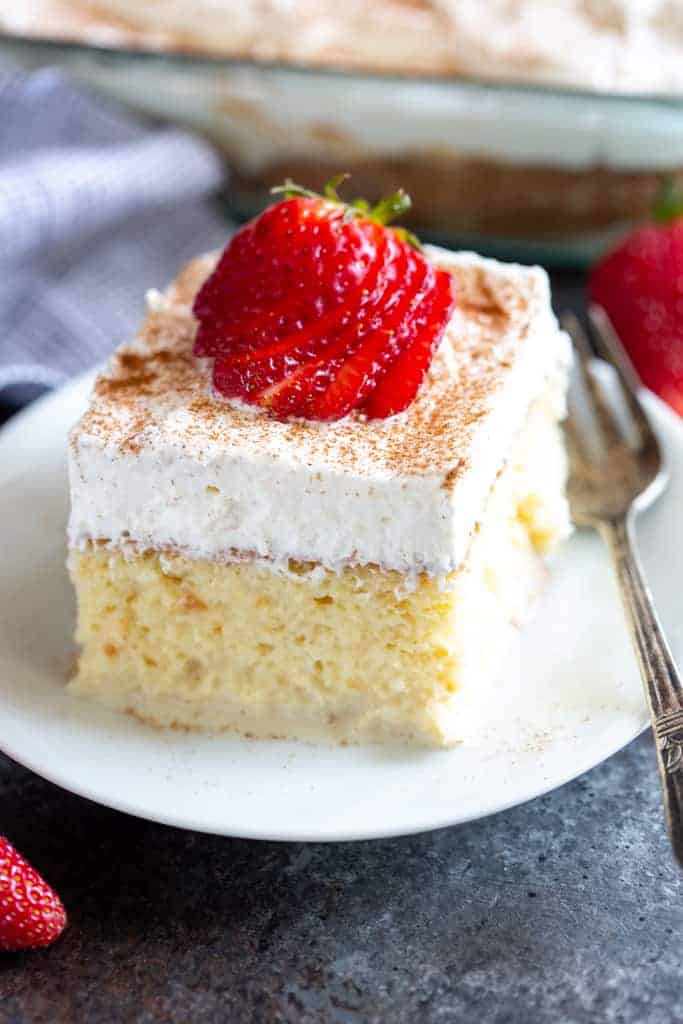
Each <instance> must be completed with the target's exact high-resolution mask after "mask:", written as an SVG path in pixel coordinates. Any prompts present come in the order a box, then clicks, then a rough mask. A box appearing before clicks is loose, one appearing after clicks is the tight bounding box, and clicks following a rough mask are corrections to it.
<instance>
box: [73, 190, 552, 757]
mask: <svg viewBox="0 0 683 1024" xmlns="http://www.w3.org/2000/svg"><path fill="white" fill-rule="evenodd" d="M402 203H403V199H402V197H401V196H399V197H392V199H390V200H389V201H385V202H384V203H383V204H379V206H378V207H376V208H374V209H373V210H368V208H367V206H365V205H364V204H361V203H359V204H356V205H354V206H346V205H344V204H342V203H341V201H339V200H338V197H337V195H336V192H335V191H334V189H331V190H330V191H329V193H328V196H327V198H325V199H321V198H320V197H314V196H312V195H310V194H308V193H305V192H303V191H302V190H296V189H294V190H293V191H292V193H290V194H288V195H287V196H286V198H284V199H283V200H282V201H280V202H278V203H277V204H275V205H274V206H272V207H271V208H270V209H269V210H267V211H266V212H265V213H264V214H262V215H261V216H260V217H259V218H257V219H256V220H255V221H252V222H250V223H249V224H247V225H245V227H244V228H242V229H241V230H240V231H239V232H238V233H237V234H236V235H235V236H234V237H233V239H232V241H231V242H230V244H229V245H228V247H227V249H226V250H225V252H224V253H223V254H222V256H221V257H220V258H219V257H217V256H215V255H209V256H203V257H200V258H198V259H196V260H195V261H194V262H192V263H191V264H190V265H189V266H187V267H186V268H185V269H184V270H183V271H182V272H181V273H180V275H179V277H178V278H177V279H176V281H175V282H174V283H173V284H172V285H171V286H170V288H169V289H168V290H167V291H166V292H165V293H164V294H159V293H154V294H153V295H152V296H150V300H149V312H148V315H147V318H146V320H145V321H144V323H143V325H142V328H141V331H140V333H139V335H138V337H137V338H136V339H135V340H134V341H133V342H132V343H131V344H130V345H126V346H124V347H122V348H120V349H119V350H118V351H117V352H116V353H115V354H114V356H113V358H112V361H111V364H110V366H109V368H108V370H107V371H106V372H105V373H103V374H102V375H100V377H99V378H98V380H97V383H96V385H95V391H94V395H93V397H92V400H91V403H90V407H89V409H88V411H87V412H86V413H85V415H84V416H83V418H82V419H81V421H80V423H79V424H78V425H77V426H76V427H75V429H74V431H73V433H72V437H71V444H70V453H69V466H70V483H71V501H72V510H71V520H70V526H69V543H70V556H69V564H70V571H71V575H72V578H73V580H74V583H75V585H76V590H77V597H78V628H77V639H78V641H79V643H80V645H81V655H80V662H79V669H78V673H77V675H76V677H75V679H74V680H73V681H72V683H71V684H70V685H71V688H72V690H73V691H74V692H76V693H79V694H83V695H88V696H91V697H93V698H95V699H97V700H99V701H101V702H103V703H105V704H107V705H109V706H111V707H114V708H118V709H122V710H125V711H129V712H131V713H133V714H135V715H136V716H138V717H140V718H142V719H144V720H145V721H147V722H150V723H152V724H154V725H158V726H182V727H189V728H198V729H210V730H220V729H232V730H237V731H239V732H241V733H244V734H248V735H253V736H261V737H299V738H307V739H326V740H328V741H333V742H366V741H377V740H379V741H409V742H414V743H417V744H422V745H428V746H444V745H448V744H451V743H453V742H455V741H457V740H458V739H459V738H460V733H459V717H460V716H459V713H458V707H459V704H458V701H459V700H460V699H464V698H466V695H467V693H468V692H472V693H474V692H480V688H481V687H483V686H485V685H490V683H491V680H492V679H493V678H494V677H495V674H496V673H497V672H498V671H499V669H500V667H501V663H502V659H503V656H504V653H505V650H506V647H507V645H508V643H509V641H510V638H511V635H512V633H513V632H514V629H515V628H516V627H518V626H519V625H520V623H522V622H523V620H524V619H525V617H526V616H527V614H528V612H529V610H530V608H531V606H532V604H533V601H534V599H535V598H536V596H537V595H538V593H539V591H540V589H541V587H542V584H543V581H544V577H545V572H546V570H545V567H544V555H545V554H546V553H548V552H549V551H551V550H552V549H553V548H554V547H555V546H556V545H557V543H558V542H559V541H560V539H561V538H562V537H563V536H564V535H565V534H566V533H567V532H568V513H567V505H566V502H565V497H564V485H565V472H566V466H565V452H564V448H563V441H562V436H561V431H560V428H559V425H558V423H559V420H560V419H561V418H562V416H563V413H564V400H565V391H566V386H567V370H568V364H569V348H568V343H567V339H566V338H565V336H564V335H563V334H562V332H561V331H560V330H559V329H558V326H557V323H556V320H555V318H554V316H553V314H552V311H551V307H550V297H549V289H548V281H547V278H546V275H545V273H544V272H543V271H542V270H540V269H538V268H531V269H528V268H523V267H519V266H512V265H504V264H501V263H497V262H495V261H492V260H485V259H481V258H480V257H478V256H475V255H472V254H468V253H451V252H446V251H444V250H441V249H436V248H425V249H424V250H420V249H419V248H415V247H414V240H413V239H412V238H411V237H410V236H408V235H407V234H406V233H405V232H403V231H401V229H396V228H390V227H387V226H386V223H385V222H386V220H387V219H388V217H389V215H390V214H393V213H394V212H396V209H397V208H400V207H401V205H402ZM500 685H504V681H502V682H501V684H500ZM459 695H460V696H459Z"/></svg>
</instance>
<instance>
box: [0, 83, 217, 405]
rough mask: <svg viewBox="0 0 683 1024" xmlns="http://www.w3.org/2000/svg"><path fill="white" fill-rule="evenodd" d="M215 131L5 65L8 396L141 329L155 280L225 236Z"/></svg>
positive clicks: (1, 183) (3, 368)
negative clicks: (162, 121)
mask: <svg viewBox="0 0 683 1024" xmlns="http://www.w3.org/2000/svg"><path fill="white" fill-rule="evenodd" d="M222 176H223V167H222V165H221V162H220V160H219V159H218V157H217V156H216V154H214V152H213V151H212V150H211V149H210V147H209V146H208V145H206V144H205V143H204V142H201V141H199V140H198V139H194V138H192V137H191V136H189V135H187V134H185V133H183V132H180V131H175V130H170V129H167V128H159V127H155V126H149V125H142V124H140V123H139V122H138V121H136V120H135V119H134V118H133V117H131V116H129V115H128V114H125V113H123V112H122V111H119V110H117V109H113V108H112V107H110V106H107V105H106V104H105V103H103V102H101V101H100V100H99V99H96V98H95V97H92V96H90V95H88V94H86V93H84V92H82V91H81V90H80V89H78V88H76V87H75V86H74V85H73V84H71V83H70V82H69V81H68V80H67V79H65V78H64V77H63V76H62V75H61V74H60V73H59V72H56V71H53V70H51V69H45V70H42V71H38V72H35V73H32V74H25V73H21V72H17V73H5V74H0V398H2V399H7V398H11V397H12V396H11V393H10V391H8V390H7V389H16V388H22V387H24V386H26V385H32V386H40V387H53V386H55V385H57V384H60V383H61V382H62V381H64V380H65V379H66V378H67V377H69V376H71V375H72V374H74V373H76V372H78V371H79V370H82V369H84V368H86V367H88V366H90V365H92V364H94V363H96V362H99V361H100V360H102V359H103V358H104V357H105V356H106V355H107V353H108V352H109V351H111V349H112V348H113V347H114V345H115V344H117V343H118V342H119V341H121V340H123V339H125V338H126V337H127V336H129V335H130V334H131V332H132V331H133V330H134V329H135V327H136V325H137V323H138V322H139V319H140V316H141V312H142V301H143V296H144V292H145V290H146V289H147V288H151V287H163V286H164V285H165V284H166V283H167V282H168V281H169V280H170V279H171V278H172V277H174V276H175V273H176V271H177V269H178V267H179V265H180V264H181V263H182V262H183V261H184V260H186V259H188V258H190V257H191V256H193V255H195V254H196V253H198V252H201V251H202V250H205V249H210V248H213V247H216V246H221V245H223V244H224V243H225V240H226V237H227V235H228V232H229V226H228V225H227V224H226V222H225V219H224V218H223V217H222V216H221V213H220V211H219V210H218V208H217V206H214V205H213V204H212V202H211V201H210V200H209V199H208V198H207V197H209V196H211V194H212V193H215V192H216V190H217V189H218V187H219V185H220V184H221V180H222Z"/></svg>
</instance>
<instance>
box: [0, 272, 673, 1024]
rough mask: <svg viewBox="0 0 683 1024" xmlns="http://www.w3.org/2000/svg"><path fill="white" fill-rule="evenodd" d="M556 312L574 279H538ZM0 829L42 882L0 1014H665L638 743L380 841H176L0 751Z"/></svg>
mask: <svg viewBox="0 0 683 1024" xmlns="http://www.w3.org/2000/svg"><path fill="white" fill-rule="evenodd" d="M555 284H556V294H557V296H558V305H560V306H563V305H566V304H572V305H576V304H577V302H578V297H579V288H580V281H579V279H578V278H576V277H571V276H570V277H567V276H564V277H562V278H559V277H558V278H556V281H555ZM0 831H2V832H4V833H6V834H7V835H8V836H9V837H10V838H11V840H12V841H13V842H14V843H15V844H16V846H17V847H18V848H19V849H20V850H22V852H24V853H25V855H26V856H27V857H28V858H29V859H30V860H31V861H32V862H33V863H34V864H35V865H36V867H37V868H38V869H39V870H41V871H42V872H43V873H44V874H45V876H46V877H47V878H48V880H49V881H50V882H52V884H53V885H54V886H55V887H56V888H57V889H58V891H59V892H60V893H61V895H62V897H63V899H64V902H65V904H66V906H67V909H68V912H69V916H70V925H69V928H68V930H67V931H66V933H65V934H64V936H63V937H62V938H61V939H60V940H59V941H58V942H57V943H56V944H55V945H54V946H53V947H52V948H50V949H48V950H46V951H43V952H36V953H30V954H16V955H13V954H3V955H1V956H0V1024H81V1022H85V1024H91V1022H92V1024H129V1022H136V1024H157V1022H159V1024H261V1022H263V1024H422V1022H424V1024H455V1022H465V1024H470V1022H477V1024H559V1022H563V1024H601V1022H605V1024H671V1022H675V1021H683V953H682V952H681V950H682V949H683V942H682V940H683V915H682V913H681V908H682V897H683V877H681V876H680V875H679V873H678V871H677V869H676V868H675V867H674V865H673V863H672V861H671V858H670V855H669V850H668V845H667V839H666V835H665V831H664V827H663V822H662V813H661V805H660V797H659V788H658V780H657V772H656V765H655V760H654V752H653V750H652V745H651V740H650V738H649V737H647V736H646V737H643V738H642V739H640V740H637V741H636V742H634V743H633V744H631V745H630V746H629V747H628V748H627V749H626V750H624V751H622V752H621V753H620V754H618V755H617V756H616V757H613V758H612V759H611V760H609V761H608V762H606V763H605V764H603V765H601V766H599V767H598V768H596V769H594V770H593V771H592V772H590V773H589V774H588V775H586V776H584V777H583V778H580V779H578V780H577V781H576V782H573V783H571V784H570V785H567V786H564V787H563V788H561V789H559V790H556V791H555V792H554V793H551V794H549V795H548V796H545V797H542V798H541V799H538V800H535V801H533V802H532V803H529V804H526V805H524V806H521V807H517V808H514V809H513V810H511V811H508V812H506V813H504V814H499V815H497V816H495V817H492V818H487V819H484V820H482V821H478V822H475V823H473V824H469V825H464V826H460V827H458V828H452V829H443V830H441V831H438V832H432V833H427V834H423V835H419V836H413V837H407V838H403V839H392V840H386V841H375V842H364V843H344V844H333V845H319V844H313V845H304V844H298V843H263V842H261V843H258V842H247V841H244V840H232V839H222V838H217V837H212V836H204V835H197V834H193V833H190V832H183V831H180V830H177V829H172V828H167V827H164V826H161V825H154V824H151V823H148V822H144V821H140V820H138V819H136V818H132V817H128V816H126V815H123V814H119V813H117V812H114V811H110V810H107V809H105V808H103V807H99V806H97V805H95V804H93V803H90V802H88V801H86V800H83V799H81V798H79V797H76V796H72V795H71V794H69V793H66V792H64V791H63V790H60V789H58V788H57V787H55V786H53V785H51V784H50V783H48V782H45V781H43V780H42V779H40V778H38V777H37V776H35V775H33V774H31V773H30V772H28V771H26V770H25V769H23V768H20V767H19V766H17V765H15V764H13V763H11V762H10V761H9V760H8V759H5V758H2V757H0Z"/></svg>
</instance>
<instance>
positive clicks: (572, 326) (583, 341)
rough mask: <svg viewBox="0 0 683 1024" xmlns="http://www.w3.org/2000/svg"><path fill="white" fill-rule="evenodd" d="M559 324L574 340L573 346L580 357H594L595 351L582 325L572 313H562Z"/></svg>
mask: <svg viewBox="0 0 683 1024" xmlns="http://www.w3.org/2000/svg"><path fill="white" fill-rule="evenodd" d="M560 324H561V326H562V327H563V329H564V330H565V331H566V332H567V334H568V335H569V337H570V338H571V339H572V341H573V342H574V348H575V349H576V351H577V352H578V354H579V355H580V356H581V358H582V359H595V352H594V351H593V346H592V345H591V343H590V340H589V338H588V335H587V334H586V332H585V330H584V329H583V325H582V324H581V321H580V320H579V318H578V317H577V316H575V315H574V313H563V314H562V316H561V317H560Z"/></svg>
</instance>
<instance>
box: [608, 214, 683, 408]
mask: <svg viewBox="0 0 683 1024" xmlns="http://www.w3.org/2000/svg"><path fill="white" fill-rule="evenodd" d="M588 288H589V295H590V299H591V301H592V302H596V303H598V304H599V305H601V306H602V307H603V308H604V309H605V310H606V311H607V313H608V315H609V317H610V319H611V321H612V323H613V324H614V327H615V329H616V331H617V334H618V335H619V337H620V338H621V341H622V342H623V344H624V346H625V347H626V349H627V351H628V353H629V355H630V356H631V359H632V361H633V363H634V365H635V367H636V369H637V370H638V372H639V374H640V377H641V379H642V381H643V383H644V384H645V385H646V387H648V388H650V389H651V390H652V391H654V392H656V393H657V394H658V395H659V396H660V397H661V398H663V399H664V401H665V402H668V403H669V405H670V406H672V408H674V409H675V410H676V412H678V413H679V414H680V415H682V416H683V202H681V201H680V200H679V199H675V198H674V197H673V196H671V195H669V196H667V197H666V199H665V201H664V202H662V203H661V204H660V209H659V220H658V221H655V222H654V223H652V224H648V225H646V226H644V227H642V228H640V229H638V230H636V231H634V232H633V233H632V234H631V235H629V236H628V238H626V239H625V240H624V241H623V242H622V243H621V244H620V245H618V246H617V248H616V249H614V250H613V251H612V252H611V253H609V254H608V255H607V256H606V257H605V258H604V259H603V260H601V261H600V262H599V263H598V264H597V266H596V267H595V268H594V269H593V271H592V273H591V275H590V279H589V285H588Z"/></svg>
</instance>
